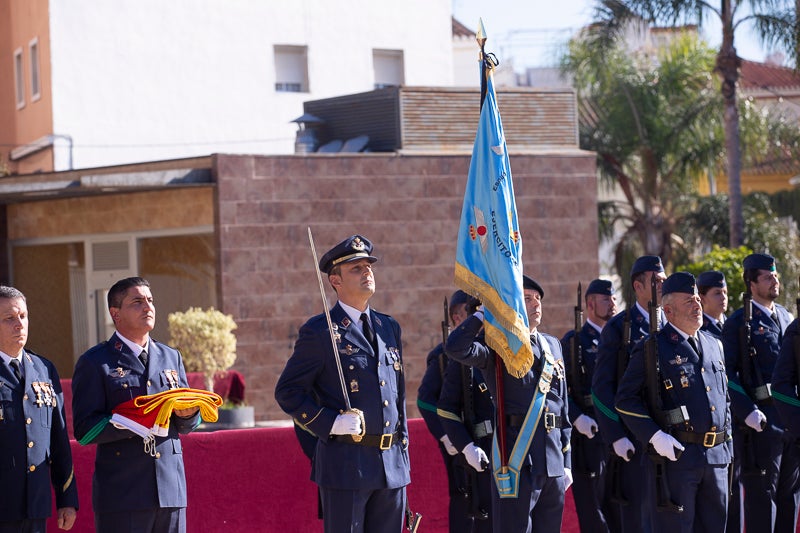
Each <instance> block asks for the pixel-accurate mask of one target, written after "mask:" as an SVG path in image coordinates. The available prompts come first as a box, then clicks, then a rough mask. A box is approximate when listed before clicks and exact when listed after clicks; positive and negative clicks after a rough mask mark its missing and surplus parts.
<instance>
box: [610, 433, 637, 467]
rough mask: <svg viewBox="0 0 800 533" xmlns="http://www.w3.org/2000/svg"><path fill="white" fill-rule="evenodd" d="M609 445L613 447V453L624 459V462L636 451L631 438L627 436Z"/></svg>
mask: <svg viewBox="0 0 800 533" xmlns="http://www.w3.org/2000/svg"><path fill="white" fill-rule="evenodd" d="M611 446H612V447H613V448H614V453H615V454H617V455H619V456H620V457H622V458H623V459H625V462H626V463H627V462H628V461H630V460H631V457H632V456H633V454H634V453H635V452H636V448H634V446H633V443H632V442H631V439H629V438H628V437H622V438H621V439H617V440H615V441H614V444H612V445H611Z"/></svg>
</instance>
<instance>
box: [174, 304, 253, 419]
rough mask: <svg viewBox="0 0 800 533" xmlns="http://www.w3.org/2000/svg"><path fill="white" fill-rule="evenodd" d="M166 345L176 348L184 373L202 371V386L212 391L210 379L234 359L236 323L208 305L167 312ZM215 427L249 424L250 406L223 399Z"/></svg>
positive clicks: (231, 363) (250, 417)
mask: <svg viewBox="0 0 800 533" xmlns="http://www.w3.org/2000/svg"><path fill="white" fill-rule="evenodd" d="M167 320H168V322H169V334H170V345H172V346H174V347H175V348H177V349H178V350H180V352H181V355H182V356H183V364H184V367H185V368H186V372H187V373H188V372H202V373H203V376H204V379H205V388H206V389H207V390H210V391H213V390H214V379H215V377H216V376H217V375H218V374H219V373H220V372H225V371H227V370H228V369H229V368H230V367H232V366H233V364H234V363H235V362H236V335H234V333H233V330H235V329H236V327H237V326H236V322H235V321H234V320H233V317H232V316H231V315H226V314H224V313H222V312H221V311H219V310H217V309H214V308H213V307H209V308H208V309H206V310H203V309H200V308H199V307H190V308H189V309H188V310H187V311H185V312H180V311H177V312H174V313H170V314H169V316H168V318H167ZM223 400H224V403H223V404H222V407H221V408H220V410H219V420H218V421H217V422H216V423H215V424H214V426H215V428H218V429H222V428H232V427H253V426H254V419H255V417H254V409H253V407H252V406H248V405H245V404H244V403H243V402H231V401H230V399H229V398H223Z"/></svg>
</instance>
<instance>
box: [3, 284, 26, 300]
mask: <svg viewBox="0 0 800 533" xmlns="http://www.w3.org/2000/svg"><path fill="white" fill-rule="evenodd" d="M0 298H3V299H6V300H17V299H20V300H22V301H23V302H24V301H25V295H24V294H22V291H20V290H19V289H16V288H14V287H9V286H7V285H0Z"/></svg>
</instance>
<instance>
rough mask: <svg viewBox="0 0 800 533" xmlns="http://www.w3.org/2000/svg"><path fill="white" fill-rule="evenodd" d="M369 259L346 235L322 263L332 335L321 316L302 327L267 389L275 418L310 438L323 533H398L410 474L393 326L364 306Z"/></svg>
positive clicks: (368, 247) (357, 240)
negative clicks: (282, 415) (284, 416)
mask: <svg viewBox="0 0 800 533" xmlns="http://www.w3.org/2000/svg"><path fill="white" fill-rule="evenodd" d="M371 253H372V243H371V242H370V241H369V240H367V239H366V238H365V237H363V236H361V235H353V236H351V237H348V238H347V239H345V240H344V241H342V242H341V243H339V244H337V245H336V246H334V247H333V248H332V249H331V250H329V251H328V252H327V253H325V254H324V255H323V256H322V258H321V259H320V262H319V269H320V271H322V272H324V273H325V274H327V275H328V281H329V282H330V284H331V286H332V287H333V289H334V290H335V291H336V295H337V298H338V302H337V303H336V305H334V306H333V308H332V309H331V310H330V319H331V323H332V325H333V331H330V330H329V328H328V323H327V319H326V317H325V315H324V314H322V315H317V316H315V317H312V318H311V319H309V320H308V322H306V323H305V324H304V325H303V326H302V327H301V328H300V334H299V337H298V339H297V342H296V343H295V347H294V353H292V356H291V357H290V358H289V360H288V361H287V363H286V367H285V368H284V370H283V373H282V374H281V376H280V378H279V379H278V383H277V385H276V387H275V399H276V400H277V402H278V404H279V405H280V407H281V409H283V410H284V411H285V412H286V413H288V414H289V415H291V416H292V418H294V419H295V420H297V421H298V422H300V423H301V424H303V425H304V426H305V427H306V428H308V429H309V430H311V431H312V432H313V433H314V434H315V435H317V437H318V440H317V448H316V451H315V452H314V459H313V467H312V471H311V478H312V480H313V481H314V482H316V483H317V485H318V486H319V487H320V491H321V496H322V509H323V516H324V527H325V531H326V532H329V533H330V532H338V531H351V532H364V531H370V532H373V531H379V532H383V531H385V532H394V533H399V532H400V531H401V530H402V529H403V516H404V514H403V513H404V509H405V505H406V492H405V487H406V485H408V483H409V482H410V474H409V460H408V427H407V423H406V411H405V380H404V375H403V358H402V344H401V341H400V326H399V325H398V323H397V322H396V321H395V320H394V319H393V318H392V317H391V316H389V315H385V314H383V313H378V312H376V311H374V310H372V309H370V307H369V305H368V302H369V299H370V297H371V296H372V295H373V293H374V292H375V278H374V275H373V271H372V264H373V263H374V262H375V261H377V259H376V258H375V257H373V256H372V255H370V254H371ZM332 336H333V342H335V343H336V346H337V348H338V351H339V359H340V361H341V367H338V366H337V361H336V358H335V355H334V354H333V353H332V340H331V337H332ZM370 337H371V340H370ZM342 381H344V383H342ZM343 386H344V388H345V390H343ZM344 394H347V395H348V398H349V402H350V405H351V407H352V408H353V411H346V403H345V398H344ZM355 410H359V411H360V413H359V412H355Z"/></svg>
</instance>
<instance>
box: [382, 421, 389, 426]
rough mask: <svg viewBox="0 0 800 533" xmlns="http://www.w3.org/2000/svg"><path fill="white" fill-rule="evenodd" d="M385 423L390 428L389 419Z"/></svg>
mask: <svg viewBox="0 0 800 533" xmlns="http://www.w3.org/2000/svg"><path fill="white" fill-rule="evenodd" d="M383 425H384V426H386V427H387V428H388V427H389V421H388V420H387V421H386V422H385V423H384V424H383Z"/></svg>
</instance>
